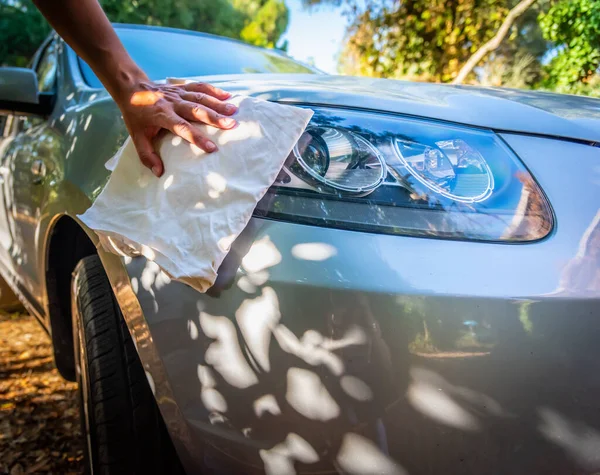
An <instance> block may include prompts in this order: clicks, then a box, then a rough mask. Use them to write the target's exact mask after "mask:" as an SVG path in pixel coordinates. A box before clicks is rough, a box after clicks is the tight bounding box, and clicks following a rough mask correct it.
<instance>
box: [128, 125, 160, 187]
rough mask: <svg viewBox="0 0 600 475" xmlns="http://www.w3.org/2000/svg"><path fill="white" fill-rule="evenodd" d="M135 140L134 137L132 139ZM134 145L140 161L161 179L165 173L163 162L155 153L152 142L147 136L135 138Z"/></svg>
mask: <svg viewBox="0 0 600 475" xmlns="http://www.w3.org/2000/svg"><path fill="white" fill-rule="evenodd" d="M132 138H133V137H132ZM133 144H134V145H135V149H136V150H137V153H138V156H139V157H140V161H141V162H142V163H143V164H144V166H146V167H148V168H149V169H150V170H152V173H154V174H155V175H156V176H157V177H160V176H161V175H162V174H163V172H164V167H163V162H162V160H161V159H160V157H159V156H158V154H157V153H156V152H155V151H154V147H153V146H152V142H151V141H150V139H149V138H148V137H146V136H145V135H141V136H139V137H135V138H133Z"/></svg>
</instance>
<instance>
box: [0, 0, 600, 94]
mask: <svg viewBox="0 0 600 475" xmlns="http://www.w3.org/2000/svg"><path fill="white" fill-rule="evenodd" d="M100 3H102V5H103V7H104V9H105V11H106V12H107V14H108V16H109V18H110V19H111V20H112V21H114V22H121V23H142V24H149V25H162V26H170V27H176V28H184V29H189V30H196V31H203V32H208V33H213V34H217V35H222V36H228V37H231V38H235V39H239V40H241V41H245V42H247V43H251V44H254V45H257V46H262V47H267V48H278V49H281V50H284V51H286V52H287V53H288V54H289V55H290V56H293V57H294V58H296V59H298V60H301V61H304V62H307V63H310V64H312V65H314V66H316V67H318V68H320V69H322V70H323V71H324V72H327V73H330V74H350V75H361V76H371V77H382V78H393V79H404V80H411V81H427V82H445V83H455V84H460V83H464V84H478V85H484V86H500V87H511V88H520V89H539V90H546V91H552V92H559V93H568V94H581V95H588V96H593V97H600V1H599V0H521V1H519V0H403V1H400V0H101V2H100ZM48 31H49V29H48V26H47V25H46V23H45V22H44V20H43V18H42V17H41V15H40V14H39V13H38V12H37V11H36V9H35V8H34V7H33V5H32V3H31V1H30V0H0V65H18V66H25V65H27V63H28V61H29V59H30V58H31V56H32V55H33V53H34V51H35V50H36V48H37V47H38V46H39V44H40V43H41V41H42V39H43V38H44V37H45V36H46V35H47V34H48ZM198 61H202V52H201V51H200V52H198Z"/></svg>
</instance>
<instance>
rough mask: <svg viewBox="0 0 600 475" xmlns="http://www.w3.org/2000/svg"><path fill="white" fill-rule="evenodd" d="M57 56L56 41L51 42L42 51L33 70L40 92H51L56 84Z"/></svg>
mask: <svg viewBox="0 0 600 475" xmlns="http://www.w3.org/2000/svg"><path fill="white" fill-rule="evenodd" d="M57 66H58V55H57V52H56V41H52V42H51V43H50V44H49V45H48V46H47V47H46V49H45V50H44V52H43V54H42V56H41V58H40V61H39V62H38V65H37V67H36V69H35V73H36V76H37V81H38V90H39V91H40V92H52V91H53V90H54V86H55V84H56V71H57Z"/></svg>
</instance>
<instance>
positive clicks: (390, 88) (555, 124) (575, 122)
mask: <svg viewBox="0 0 600 475" xmlns="http://www.w3.org/2000/svg"><path fill="white" fill-rule="evenodd" d="M195 79H198V80H202V81H209V82H211V83H213V84H217V85H219V86H220V87H223V88H225V89H227V90H229V91H231V92H237V93H240V94H247V95H253V96H258V97H260V98H263V99H267V100H271V101H280V102H287V103H297V104H301V103H303V104H313V105H327V106H335V107H353V108H361V109H371V110H377V111H385V112H391V113H398V114H407V115H412V116H418V117H427V118H433V119H439V120H445V121H451V122H456V123H461V124H467V125H473V126H478V127H487V128H491V129H495V130H500V131H511V132H521V133H528V134H539V135H547V136H554V137H561V138H569V139H576V140H584V141H590V142H600V100H599V99H592V98H588V97H581V96H570V95H562V94H551V93H544V92H533V91H521V90H515V89H500V88H485V87H474V86H451V85H443V84H429V83H416V82H407V81H395V80H387V79H371V78H359V77H350V76H327V75H297V74H294V75H265V74H250V75H247V74H246V75H233V76H210V77H202V78H195Z"/></svg>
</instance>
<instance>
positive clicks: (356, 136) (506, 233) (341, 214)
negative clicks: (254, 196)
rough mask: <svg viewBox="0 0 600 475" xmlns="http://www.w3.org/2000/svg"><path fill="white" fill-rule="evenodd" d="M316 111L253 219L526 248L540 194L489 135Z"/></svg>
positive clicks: (542, 207)
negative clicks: (508, 243) (522, 244)
mask: <svg viewBox="0 0 600 475" xmlns="http://www.w3.org/2000/svg"><path fill="white" fill-rule="evenodd" d="M313 109H314V111H315V114H314V116H313V119H312V121H311V123H310V124H309V126H308V128H307V129H306V131H305V133H304V134H303V135H302V137H301V138H300V140H299V141H298V143H297V145H296V146H295V147H294V150H293V151H292V153H290V155H289V157H288V158H287V160H286V162H285V165H284V167H283V169H282V171H281V173H280V174H279V177H278V178H277V180H276V182H275V184H274V185H273V186H272V187H271V189H270V190H269V191H268V192H267V194H266V195H265V197H264V198H263V199H262V200H261V201H260V202H259V204H258V206H257V208H256V211H255V214H256V215H258V216H264V217H270V218H274V219H282V220H288V221H294V222H300V223H304V224H312V225H321V226H329V227H338V228H343V229H352V230H361V231H371V232H379V233H388V234H404V235H412V236H431V237H444V238H455V239H474V240H485V241H511V242H515V241H534V240H538V239H542V238H543V237H545V236H546V235H548V233H549V232H550V231H551V229H552V225H553V218H552V210H551V208H550V205H549V204H548V201H547V200H546V197H545V196H544V194H543V192H542V190H541V189H540V188H539V186H538V185H537V183H536V182H535V180H534V179H533V177H532V176H531V174H530V173H529V171H528V170H527V169H526V168H525V166H524V165H523V164H522V163H521V162H520V160H519V159H518V158H517V156H516V155H515V154H514V153H513V152H512V150H511V149H510V148H509V147H508V146H507V145H506V144H505V143H504V142H503V141H502V140H501V139H500V138H499V137H498V136H497V135H496V134H495V133H494V132H492V131H490V130H485V129H478V128H472V127H465V126H457V125H453V124H446V123H442V122H437V121H432V120H422V119H413V118H407V117H399V116H392V115H386V114H381V113H373V112H363V111H352V110H341V109H340V110H335V109H326V108H313Z"/></svg>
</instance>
